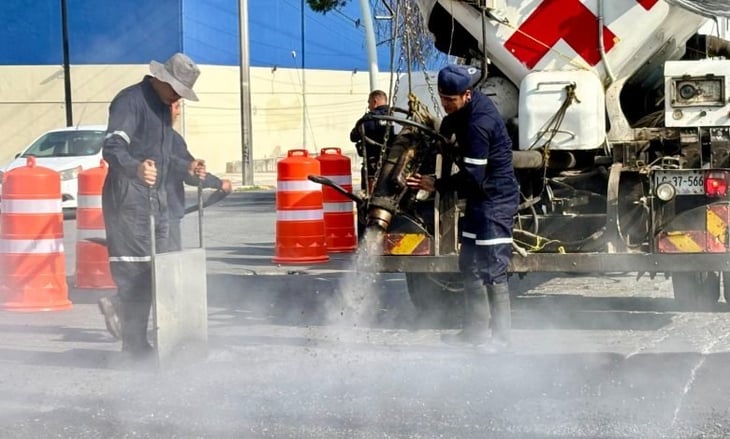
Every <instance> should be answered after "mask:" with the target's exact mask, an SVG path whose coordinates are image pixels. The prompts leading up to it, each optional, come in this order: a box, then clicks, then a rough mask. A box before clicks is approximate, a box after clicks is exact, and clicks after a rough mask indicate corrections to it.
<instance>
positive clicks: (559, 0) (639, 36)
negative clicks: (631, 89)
mask: <svg viewBox="0 0 730 439" xmlns="http://www.w3.org/2000/svg"><path fill="white" fill-rule="evenodd" d="M417 3H418V4H419V8H420V10H421V13H422V14H423V15H424V17H425V18H426V22H427V23H429V20H430V19H431V17H432V15H434V14H436V15H438V14H439V13H441V14H442V16H443V15H444V14H448V15H451V16H453V17H454V19H455V21H456V22H458V23H459V24H460V25H461V26H463V27H464V29H465V30H466V32H468V33H469V34H470V35H471V36H472V37H473V38H474V39H475V40H476V41H477V42H478V44H479V47H480V48H481V41H482V19H481V13H480V11H479V9H477V8H476V7H475V6H474V5H473V3H474V2H466V1H461V0H417ZM486 3H487V6H488V7H489V8H490V10H491V11H492V13H493V15H494V16H496V17H498V18H500V19H503V20H502V21H501V22H500V21H498V20H496V19H489V20H487V23H486V40H487V42H486V46H487V54H488V56H489V59H490V60H491V62H492V63H493V64H494V65H495V66H497V67H498V68H499V69H500V70H501V71H502V72H503V73H504V74H505V76H507V78H509V79H510V80H511V81H512V82H513V83H515V84H519V83H520V82H521V81H522V79H523V78H524V77H525V76H526V75H527V74H528V73H530V72H531V71H536V70H543V71H544V70H552V71H555V70H586V71H590V72H593V74H594V75H596V76H597V77H598V78H600V80H601V82H602V83H606V82H607V79H609V78H611V79H613V80H617V79H620V78H622V77H626V76H631V75H632V74H633V73H634V72H636V70H637V69H639V68H640V67H641V66H643V65H644V64H645V63H646V62H647V60H649V59H650V58H651V59H652V61H653V62H663V61H664V60H667V59H677V58H679V57H680V56H681V55H682V53H683V50H684V43H685V42H686V41H687V39H688V38H689V37H690V36H692V35H693V34H694V33H695V32H696V31H697V29H699V28H700V27H701V26H702V25H703V24H704V23H705V21H706V20H707V19H706V18H704V17H702V16H700V15H697V14H694V13H692V12H689V11H688V10H686V9H683V8H682V7H680V6H677V5H674V4H672V5H670V4H668V3H666V2H665V1H664V0H487V2H486ZM430 27H431V28H432V27H433V26H430ZM599 29H600V31H599ZM432 31H433V29H432ZM599 32H600V33H601V34H602V38H601V39H599V38H598V35H599ZM446 39H447V40H448V36H447V37H446Z"/></svg>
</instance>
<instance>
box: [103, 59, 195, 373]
mask: <svg viewBox="0 0 730 439" xmlns="http://www.w3.org/2000/svg"><path fill="white" fill-rule="evenodd" d="M150 72H151V73H152V75H147V76H145V77H144V78H143V79H142V81H141V82H140V83H138V84H135V85H132V86H130V87H127V88H125V89H123V90H122V91H120V92H119V93H118V94H117V95H116V97H114V99H113V100H112V102H111V105H110V106H109V123H108V126H107V135H106V138H105V140H104V147H103V156H104V160H106V161H107V162H108V163H109V173H108V174H107V177H106V180H105V181H104V188H103V192H102V209H103V213H104V222H105V224H106V237H107V245H108V249H109V262H110V266H111V273H112V277H113V278H114V281H115V282H116V284H117V297H116V298H115V299H114V300H111V299H109V298H105V299H102V300H100V302H99V307H100V309H101V311H102V313H103V314H104V318H105V320H106V324H107V328H108V329H109V330H110V332H112V333H113V334H114V333H115V332H116V333H117V335H121V339H122V352H123V353H125V354H127V355H129V356H131V357H132V358H134V359H140V358H145V357H148V356H149V354H151V353H152V352H153V347H152V346H151V345H150V343H149V342H148V340H147V322H148V320H149V314H150V309H151V304H152V283H151V271H150V270H151V259H152V258H151V255H150V249H151V245H150V244H151V239H155V243H156V248H157V251H158V252H164V251H166V243H167V238H168V219H167V195H166V192H165V182H166V179H167V178H168V176H169V175H170V174H171V173H174V172H183V173H188V174H190V175H196V176H198V177H199V178H204V177H205V162H204V161H203V160H199V159H194V160H186V159H183V158H181V157H179V156H175V155H173V154H172V143H173V138H174V133H173V130H172V117H171V114H170V105H171V104H172V103H173V102H176V101H177V100H179V99H180V98H184V99H188V100H192V101H197V100H198V97H197V95H196V94H195V92H194V91H193V86H194V85H195V81H196V80H197V79H198V76H199V75H200V70H199V69H198V66H197V65H195V63H194V62H193V61H192V60H191V59H190V58H189V57H188V56H186V55H184V54H182V53H176V54H174V55H172V56H171V57H170V58H169V59H168V60H167V61H165V63H164V64H163V63H159V62H157V61H152V62H151V63H150ZM150 215H154V219H155V236H150Z"/></svg>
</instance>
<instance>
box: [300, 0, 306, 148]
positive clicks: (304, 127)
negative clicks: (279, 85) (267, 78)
mask: <svg viewBox="0 0 730 439" xmlns="http://www.w3.org/2000/svg"><path fill="white" fill-rule="evenodd" d="M304 6H305V5H304V0H302V51H301V53H302V148H304V149H307V85H306V84H307V80H306V79H305V77H304V75H305V73H304V66H305V64H304Z"/></svg>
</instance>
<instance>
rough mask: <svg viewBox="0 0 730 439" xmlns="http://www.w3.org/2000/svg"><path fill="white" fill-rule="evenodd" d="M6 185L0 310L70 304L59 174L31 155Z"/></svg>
mask: <svg viewBox="0 0 730 439" xmlns="http://www.w3.org/2000/svg"><path fill="white" fill-rule="evenodd" d="M2 186H3V187H2V204H1V209H2V213H1V214H0V223H1V224H2V229H1V230H0V308H2V309H5V310H7V311H57V310H63V309H68V308H70V307H71V301H69V300H68V285H67V284H66V261H65V257H64V250H63V209H62V208H61V177H60V175H59V174H58V172H56V171H54V170H52V169H48V168H44V167H42V166H36V163H35V158H34V157H28V161H27V166H23V167H20V168H15V169H13V170H11V171H9V172H7V173H5V174H4V175H3V185H2Z"/></svg>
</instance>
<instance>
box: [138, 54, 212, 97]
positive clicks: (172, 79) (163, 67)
mask: <svg viewBox="0 0 730 439" xmlns="http://www.w3.org/2000/svg"><path fill="white" fill-rule="evenodd" d="M150 72H152V74H153V75H154V76H155V78H157V79H159V80H160V81H162V82H166V83H168V84H170V86H172V88H173V89H174V90H175V92H177V94H179V95H180V96H182V97H183V98H185V99H187V100H189V101H197V100H198V95H196V94H195V92H194V91H193V85H195V81H196V80H197V79H198V76H200V69H199V68H198V66H197V65H195V62H193V60H192V59H190V57H188V56H187V55H185V54H183V53H180V52H178V53H176V54H174V55H172V56H171V57H170V58H168V59H167V61H165V63H164V64H162V63H159V62H157V61H154V60H153V61H150Z"/></svg>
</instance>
